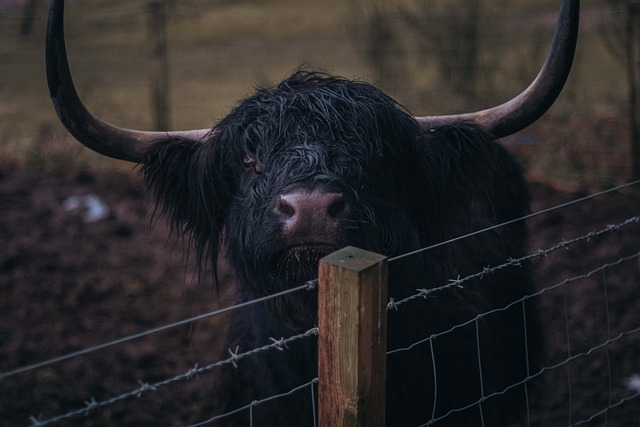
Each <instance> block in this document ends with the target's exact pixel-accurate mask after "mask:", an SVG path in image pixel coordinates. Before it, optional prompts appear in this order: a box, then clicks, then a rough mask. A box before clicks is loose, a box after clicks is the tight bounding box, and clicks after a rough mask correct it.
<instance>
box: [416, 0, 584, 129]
mask: <svg viewBox="0 0 640 427" xmlns="http://www.w3.org/2000/svg"><path fill="white" fill-rule="evenodd" d="M579 17H580V0H564V1H563V3H562V7H561V9H560V15H559V17H558V23H557V27H556V31H555V34H554V37H553V41H552V43H551V49H550V52H549V55H548V56H547V59H546V61H545V63H544V65H543V67H542V69H541V70H540V72H539V73H538V76H537V77H536V78H535V80H534V81H533V83H531V85H529V87H528V88H527V89H525V91H524V92H522V93H521V94H520V95H518V96H516V97H515V98H513V99H512V100H510V101H508V102H505V103H504V104H502V105H499V106H497V107H493V108H489V109H487V110H483V111H477V112H474V113H467V114H458V115H449V116H425V117H416V120H417V121H418V123H420V125H421V126H422V127H423V128H426V129H434V128H437V127H440V126H444V125H449V124H453V123H460V122H466V123H474V124H477V125H479V126H481V127H483V128H484V129H486V130H487V131H489V132H490V133H491V134H493V135H494V136H495V137H496V138H502V137H505V136H508V135H511V134H514V133H516V132H518V131H520V130H522V129H524V128H525V127H527V126H529V125H530V124H532V123H533V122H535V121H536V120H538V119H539V118H540V117H541V116H542V115H543V114H544V113H545V112H546V111H547V110H548V109H549V108H550V107H551V105H552V104H553V103H554V101H555V100H556V98H557V97H558V95H559V94H560V91H561V90H562V87H563V86H564V84H565V82H566V81H567V78H568V76H569V71H570V70H571V65H572V63H573V56H574V53H575V50H576V42H577V39H578V23H579Z"/></svg>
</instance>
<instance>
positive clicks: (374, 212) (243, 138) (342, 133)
mask: <svg viewBox="0 0 640 427" xmlns="http://www.w3.org/2000/svg"><path fill="white" fill-rule="evenodd" d="M144 173H145V177H146V179H147V182H148V184H149V187H150V188H151V190H152V191H153V192H154V193H155V195H156V197H157V201H158V206H159V208H160V209H161V210H162V211H164V212H165V213H166V214H167V215H168V216H169V218H170V219H171V221H172V223H173V224H174V226H175V228H176V229H177V230H179V231H181V232H184V234H185V235H187V236H188V237H189V238H190V239H191V240H192V242H193V244H194V246H195V250H196V253H197V254H198V256H199V259H200V261H201V265H202V266H204V265H206V264H207V263H209V265H211V266H212V267H213V268H215V266H216V262H217V260H218V259H219V258H220V257H222V258H224V259H226V261H227V262H228V263H229V264H230V265H231V267H232V268H233V270H234V272H235V274H236V275H237V282H238V293H239V298H241V299H251V298H255V297H258V296H263V295H267V294H271V293H273V292H276V291H279V290H283V289H287V288H290V287H293V286H297V285H300V284H302V283H303V282H304V281H305V280H308V279H311V278H314V277H315V276H316V275H317V262H318V259H319V258H320V257H322V256H324V255H325V254H327V253H329V252H331V251H333V250H335V249H338V248H340V247H343V246H346V245H352V246H357V247H361V248H363V249H367V250H371V251H374V252H378V253H382V254H385V255H388V256H394V255H398V254H401V253H404V252H406V251H409V250H413V249H416V248H419V247H424V246H428V245H431V244H433V243H437V242H439V241H441V240H442V239H447V238H451V237H454V236H458V235H461V234H465V233H468V232H470V231H474V230H477V229H480V228H483V227H486V226H489V225H492V224H496V223H500V222H503V221H506V220H509V219H512V218H515V217H519V216H521V215H523V214H525V213H527V211H528V203H529V197H528V192H527V189H526V186H525V184H524V182H523V179H522V175H521V173H520V171H519V168H518V167H517V165H516V164H515V163H514V162H513V160H512V159H511V158H510V156H509V155H508V154H507V153H506V151H505V150H504V149H503V148H502V147H501V146H500V145H499V144H498V143H496V142H495V141H494V139H493V138H492V137H491V136H490V135H487V134H486V133H484V132H483V131H482V130H481V129H478V128H474V127H471V126H468V125H465V124H460V125H456V126H448V127H444V128H439V129H436V130H432V131H426V132H425V131H422V130H421V129H420V127H419V126H418V125H417V123H416V122H415V120H414V119H413V118H412V116H410V115H409V114H407V113H406V112H405V111H404V110H403V109H402V108H401V107H400V106H399V105H397V104H396V103H395V102H394V101H393V100H392V99H390V98H389V97H387V96H386V95H384V94H383V93H382V92H380V91H378V90H377V89H375V88H374V87H372V86H371V85H368V84H366V83H362V82H354V81H349V80H344V79H340V78H335V77H331V76H328V75H324V74H320V73H312V72H305V71H299V72H297V73H295V74H294V75H293V76H292V77H290V78H289V79H287V80H285V81H283V82H282V83H281V84H279V85H278V86H277V87H274V88H270V89H260V90H258V91H257V93H256V94H255V95H253V96H251V97H250V98H248V99H246V100H244V101H242V102H241V103H240V105H239V106H238V107H237V108H236V109H235V110H233V111H232V112H231V114H229V116H227V117H226V118H225V119H223V120H222V121H221V122H220V123H219V124H218V125H217V126H215V127H214V128H213V129H212V131H211V133H210V135H209V137H208V138H207V140H205V141H202V143H199V144H192V143H186V142H184V141H179V140H175V141H168V142H166V143H162V144H158V145H156V146H154V147H152V148H151V149H150V150H149V152H148V155H147V157H146V159H145V166H144ZM300 189H307V190H312V189H320V190H322V191H325V192H334V193H340V194H342V195H343V197H344V200H345V203H346V205H347V206H348V207H349V210H348V216H347V217H346V218H341V219H340V221H339V223H338V225H337V232H336V238H335V239H334V241H332V242H330V244H326V242H322V244H319V243H320V242H317V241H309V242H307V243H308V244H307V245H298V246H295V247H291V246H290V245H289V240H288V238H287V236H285V235H284V233H283V232H282V229H283V225H282V221H281V220H280V219H279V217H278V215H277V214H276V213H275V211H274V206H275V203H276V201H277V199H278V197H279V196H280V195H283V194H287V193H289V192H292V191H297V190H298V191H299V190H300ZM524 244H525V230H524V226H523V225H522V224H514V225H510V226H508V227H502V228H500V229H497V230H496V231H492V232H489V233H483V234H481V235H479V236H476V237H473V238H469V239H465V240H463V241H461V242H458V243H455V244H452V245H447V246H444V247H440V248H438V249H436V250H432V251H429V252H426V253H425V254H424V255H421V256H415V257H411V258H408V259H404V260H402V261H398V262H395V263H392V264H390V285H389V295H390V296H391V297H394V298H395V299H396V300H397V299H400V298H403V297H405V296H408V295H411V294H413V293H415V290H416V289H419V288H431V287H435V286H439V285H442V284H446V283H447V282H448V281H449V279H451V278H455V277H458V276H465V275H467V274H470V273H475V272H477V271H481V270H482V268H483V267H485V266H487V265H496V264H499V263H502V262H504V261H505V260H507V259H508V258H509V257H518V256H521V255H522V253H523V248H524ZM531 289H532V286H531V283H530V279H529V274H528V272H527V271H526V269H524V268H522V269H512V270H504V271H502V272H500V273H499V274H496V275H491V276H487V277H485V278H484V279H483V280H481V281H475V282H470V283H467V284H466V285H465V287H464V289H458V288H453V289H450V290H447V291H442V292H439V293H436V294H434V295H433V296H432V297H430V298H428V299H426V300H424V299H421V300H419V301H416V302H412V303H408V304H406V305H404V306H401V307H400V308H399V310H398V311H391V312H390V313H389V327H388V330H389V336H388V343H389V349H395V348H398V347H402V346H406V345H410V344H412V343H414V342H416V341H418V340H422V339H424V338H426V337H429V336H430V335H431V334H434V333H438V332H441V331H446V330H448V329H450V328H451V327H453V326H454V325H456V324H458V323H461V322H465V321H468V320H469V319H472V318H474V317H475V316H476V315H478V314H480V313H485V312H487V311H489V310H492V309H493V308H499V307H504V306H505V305H507V304H509V303H510V302H512V301H514V300H516V299H518V298H521V297H522V296H523V295H526V294H527V293H530V292H531ZM522 310H523V307H522V305H517V306H516V307H515V308H513V309H512V310H508V311H502V312H498V313H496V314H490V315H487V316H484V317H482V318H481V319H480V320H479V321H478V322H477V324H476V323H472V324H470V325H469V326H465V327H460V328H458V329H455V330H454V331H453V332H451V333H449V334H447V335H444V336H442V337H438V338H437V339H434V340H433V341H432V343H433V354H434V355H435V365H436V367H437V369H436V372H435V378H434V372H433V362H432V352H431V347H430V343H429V342H427V343H425V344H422V345H419V346H416V347H415V348H414V349H413V350H412V351H408V352H403V353H397V354H392V355H390V356H389V358H388V385H387V400H388V408H387V424H388V425H393V426H404V425H417V424H421V423H425V422H427V421H428V420H429V419H430V418H431V416H432V414H435V416H436V417H440V416H442V415H445V414H446V413H448V412H449V411H450V410H451V409H455V408H462V407H465V406H467V405H470V404H471V403H473V402H475V401H477V400H478V399H479V398H480V397H481V390H482V392H483V393H484V396H489V395H491V394H492V393H495V392H498V391H501V390H503V389H505V388H506V387H508V386H509V385H511V384H513V383H516V382H518V381H521V380H523V379H524V378H526V376H527V372H528V370H527V357H528V362H529V368H528V369H529V371H530V372H535V366H536V365H535V361H536V358H537V351H538V350H539V348H540V343H539V336H538V332H537V331H538V329H537V324H536V320H537V319H536V315H535V310H534V307H531V306H529V305H527V307H526V312H527V316H528V317H527V322H526V327H525V323H524V321H523V316H522V312H523V311H522ZM315 321H316V298H315V297H314V296H311V295H309V294H296V295H294V296H291V297H287V298H283V299H282V300H279V301H277V302H275V303H270V304H268V305H265V306H260V307H255V308H253V309H250V310H248V311H242V312H239V313H238V315H237V317H236V318H235V319H234V321H233V323H232V325H231V330H230V332H229V339H228V343H227V345H228V347H230V348H235V346H236V345H239V346H240V348H241V349H250V348H253V347H254V346H260V345H263V344H265V343H266V342H268V337H276V338H279V337H283V336H284V337H286V336H290V335H291V334H292V333H296V332H300V331H304V330H306V329H308V328H310V327H312V326H313V325H314V324H315ZM476 328H477V329H478V330H479V347H480V350H479V351H478V346H477V342H476V341H477V338H476V336H477V334H476ZM525 329H526V333H525ZM525 340H526V342H525ZM312 342H313V341H312V340H307V341H304V342H300V343H297V344H292V345H291V348H290V349H289V351H286V352H274V353H272V354H269V355H260V356H257V357H255V358H251V359H249V360H245V361H242V362H241V363H240V365H239V368H238V369H237V370H235V369H233V368H231V370H230V371H226V372H223V373H222V374H221V375H220V377H219V378H218V383H219V384H220V388H219V390H220V395H219V396H216V397H215V398H216V399H219V400H220V402H221V409H222V410H230V409H235V408H237V407H238V406H242V405H245V404H247V403H249V402H251V401H252V400H256V399H261V398H264V397H267V396H270V395H272V394H278V393H282V392H284V391H288V390H289V389H291V388H293V387H294V386H297V385H299V384H302V383H304V382H307V381H309V380H310V379H311V378H313V377H314V376H315V375H316V369H317V368H316V363H317V362H316V360H317V356H316V353H317V349H316V347H315V344H312ZM525 347H528V349H529V354H528V355H526V354H525ZM480 374H481V375H480ZM480 378H482V384H481V382H480ZM434 393H436V395H435V400H436V404H435V408H434V407H433V403H434ZM310 402H311V398H310V394H309V393H308V392H305V393H299V394H297V395H294V396H292V397H289V398H287V399H281V400H276V401H274V402H273V403H269V404H265V405H261V406H258V407H256V408H255V410H254V414H253V419H254V421H255V422H257V424H256V425H261V426H262V425H274V426H275V425H277V426H283V425H286V426H289V425H290V426H303V425H313V422H312V415H311V405H310ZM525 403H526V400H525V390H524V388H523V387H514V388H513V389H511V390H510V391H509V392H508V393H506V394H504V395H499V396H497V397H492V398H491V399H488V400H486V401H483V402H482V404H481V405H477V404H476V405H472V406H471V407H470V408H469V409H467V410H464V411H459V412H455V413H453V414H451V415H450V416H448V417H446V418H444V419H443V420H442V422H440V423H438V424H437V425H466V426H468V425H480V424H481V419H483V420H484V425H490V426H496V425H508V424H510V423H513V422H517V421H518V420H519V419H520V417H521V415H522V412H523V409H524V408H525ZM247 417H248V415H247V414H246V413H244V414H242V415H240V416H238V417H237V418H236V419H233V420H231V419H227V420H225V422H224V423H223V424H224V425H248V424H247V422H248V421H247ZM258 421H259V422H258Z"/></svg>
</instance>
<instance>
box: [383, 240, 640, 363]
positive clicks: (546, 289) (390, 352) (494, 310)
mask: <svg viewBox="0 0 640 427" xmlns="http://www.w3.org/2000/svg"><path fill="white" fill-rule="evenodd" d="M635 258H640V252H636V253H634V254H632V255H629V256H626V257H623V258H620V259H618V260H616V261H614V262H611V263H606V264H603V265H602V266H600V267H598V268H596V269H594V270H591V271H589V272H588V273H585V274H580V275H578V276H574V277H570V278H568V279H565V280H563V281H562V282H560V283H557V284H555V285H553V286H549V287H547V288H544V289H540V290H539V291H537V292H534V293H532V294H529V295H525V296H524V297H522V298H519V299H517V300H515V301H513V302H511V303H509V304H507V305H506V306H504V307H499V308H495V309H493V310H490V311H487V312H484V313H480V314H478V315H477V316H475V317H473V318H472V319H470V320H467V321H466V322H463V323H458V324H456V325H454V326H452V327H451V328H449V329H447V330H445V331H442V332H437V333H434V334H431V335H430V336H428V337H426V338H424V339H421V340H418V341H416V342H415V343H413V344H411V345H409V346H407V347H399V348H397V349H394V350H389V351H387V356H389V355H391V354H394V353H400V352H403V351H409V350H411V349H413V348H415V347H416V346H418V345H420V344H423V343H425V342H428V341H430V340H433V339H435V338H438V337H440V336H442V335H446V334H449V333H451V332H453V331H455V330H456V329H459V328H462V327H464V326H467V325H470V324H472V323H474V322H476V321H477V320H479V319H480V318H482V317H484V316H487V315H490V314H494V313H497V312H500V311H506V310H508V309H510V308H511V307H513V306H515V305H517V304H521V303H523V302H525V301H527V300H529V299H531V298H534V297H537V296H540V295H542V294H544V293H547V292H549V291H552V290H554V289H557V288H559V287H562V286H565V285H567V284H569V283H572V282H576V281H578V280H583V279H588V278H590V277H591V276H593V275H594V274H596V273H599V272H602V271H604V270H606V269H607V268H610V267H614V266H616V265H619V264H622V263H623V262H627V261H630V260H632V259H635Z"/></svg>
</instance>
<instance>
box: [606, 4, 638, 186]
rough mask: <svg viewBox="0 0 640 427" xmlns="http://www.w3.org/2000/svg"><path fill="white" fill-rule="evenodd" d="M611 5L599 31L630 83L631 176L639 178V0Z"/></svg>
mask: <svg viewBox="0 0 640 427" xmlns="http://www.w3.org/2000/svg"><path fill="white" fill-rule="evenodd" d="M606 2H607V3H608V5H609V8H610V14H609V15H608V19H606V20H605V21H604V23H603V24H602V26H601V29H600V34H601V36H602V39H603V40H604V42H605V44H606V45H607V47H608V51H609V52H610V53H611V54H612V55H613V57H614V58H615V59H616V60H618V62H620V64H621V65H622V66H624V67H625V69H626V73H627V82H628V86H629V127H630V132H629V134H630V138H631V141H630V145H631V158H632V172H631V174H632V178H634V179H640V1H637V0H633V1H629V0H606Z"/></svg>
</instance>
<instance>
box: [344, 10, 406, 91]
mask: <svg viewBox="0 0 640 427" xmlns="http://www.w3.org/2000/svg"><path fill="white" fill-rule="evenodd" d="M350 23H356V24H355V25H350V26H349V27H348V30H349V32H350V33H351V36H352V38H353V39H354V40H356V43H357V44H358V45H359V46H360V50H361V51H362V52H363V55H364V58H365V60H366V62H367V63H368V64H369V66H370V67H371V68H372V69H373V70H374V73H375V79H376V84H378V85H379V86H381V87H382V88H385V89H390V88H392V87H395V86H396V84H397V83H398V82H399V81H400V80H401V79H402V78H403V76H404V75H405V69H404V61H403V58H404V49H403V46H402V43H401V36H399V34H398V30H397V28H396V27H395V24H396V23H395V20H394V13H393V11H392V10H391V9H390V7H389V2H385V1H382V0H374V1H363V0H352V1H351V19H350Z"/></svg>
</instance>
